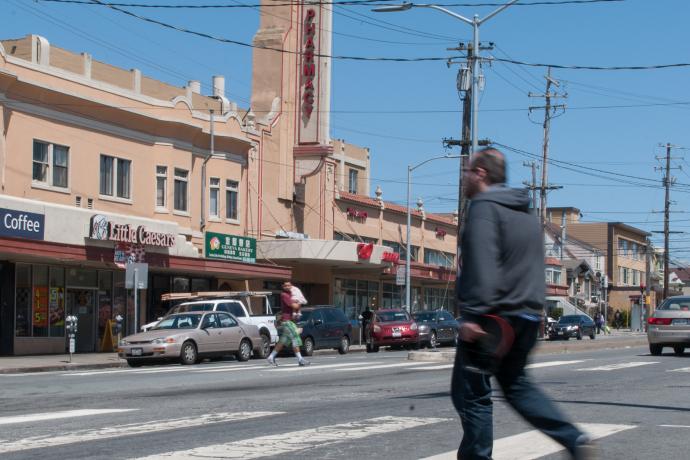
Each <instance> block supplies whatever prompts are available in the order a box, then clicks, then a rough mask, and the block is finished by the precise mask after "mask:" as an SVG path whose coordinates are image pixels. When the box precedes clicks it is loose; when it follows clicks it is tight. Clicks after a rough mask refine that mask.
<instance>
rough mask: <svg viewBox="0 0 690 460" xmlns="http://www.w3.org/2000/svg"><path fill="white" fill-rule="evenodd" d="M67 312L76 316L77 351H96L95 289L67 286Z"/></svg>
mask: <svg viewBox="0 0 690 460" xmlns="http://www.w3.org/2000/svg"><path fill="white" fill-rule="evenodd" d="M67 314H68V315H75V316H76V317H77V337H76V344H75V349H76V351H77V353H92V352H94V351H96V290H95V289H75V288H68V289H67Z"/></svg>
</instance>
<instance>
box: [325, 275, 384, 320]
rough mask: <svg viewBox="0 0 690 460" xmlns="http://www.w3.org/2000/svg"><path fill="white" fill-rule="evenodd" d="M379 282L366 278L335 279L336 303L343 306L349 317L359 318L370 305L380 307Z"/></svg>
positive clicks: (373, 308)
mask: <svg viewBox="0 0 690 460" xmlns="http://www.w3.org/2000/svg"><path fill="white" fill-rule="evenodd" d="M378 298H379V283H378V282H376V281H364V280H347V279H337V278H336V280H335V295H334V300H335V305H336V306H337V307H339V308H341V309H342V310H343V311H344V312H345V314H346V315H347V317H348V319H351V320H353V319H354V320H356V319H359V315H360V313H361V312H362V311H364V309H365V308H366V307H367V306H368V307H369V308H371V309H372V310H376V309H377V308H378V304H379V302H378Z"/></svg>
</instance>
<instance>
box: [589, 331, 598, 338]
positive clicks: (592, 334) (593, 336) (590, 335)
mask: <svg viewBox="0 0 690 460" xmlns="http://www.w3.org/2000/svg"><path fill="white" fill-rule="evenodd" d="M589 338H590V339H592V340H594V339H596V338H597V336H596V334H595V333H594V331H592V333H591V334H589Z"/></svg>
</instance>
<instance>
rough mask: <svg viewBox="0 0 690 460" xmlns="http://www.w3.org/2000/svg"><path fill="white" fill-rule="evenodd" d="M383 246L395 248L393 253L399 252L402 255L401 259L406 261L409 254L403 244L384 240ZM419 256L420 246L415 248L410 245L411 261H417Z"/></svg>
mask: <svg viewBox="0 0 690 460" xmlns="http://www.w3.org/2000/svg"><path fill="white" fill-rule="evenodd" d="M382 244H383V245H384V246H389V247H391V248H393V252H397V253H398V254H400V258H401V259H405V257H407V256H406V253H407V246H406V245H405V244H402V243H398V242H396V241H390V240H383V241H382ZM418 256H419V246H414V245H410V260H411V261H415V262H416V261H417V257H418Z"/></svg>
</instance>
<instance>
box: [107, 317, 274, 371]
mask: <svg viewBox="0 0 690 460" xmlns="http://www.w3.org/2000/svg"><path fill="white" fill-rule="evenodd" d="M252 353H254V354H256V355H257V356H262V357H265V355H264V348H263V341H262V337H261V334H260V333H259V328H258V327H256V326H254V325H253V324H244V323H241V322H239V321H238V319H237V318H235V317H234V316H232V315H231V314H229V313H224V312H220V311H215V312H204V311H191V312H185V313H174V314H172V315H168V316H166V317H165V318H163V319H162V320H161V321H159V322H158V324H157V325H156V326H154V327H153V328H151V330H149V331H147V332H140V333H138V334H133V335H129V336H127V337H125V338H123V339H122V340H120V343H119V346H118V355H119V356H120V358H123V359H126V360H127V364H129V365H130V366H132V367H138V366H141V365H142V364H146V363H151V362H156V361H179V362H180V363H182V364H195V363H198V362H200V361H201V360H202V359H203V358H206V357H209V358H213V357H222V356H226V355H235V356H236V357H237V359H238V360H239V361H247V360H248V359H249V358H251V356H252Z"/></svg>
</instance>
